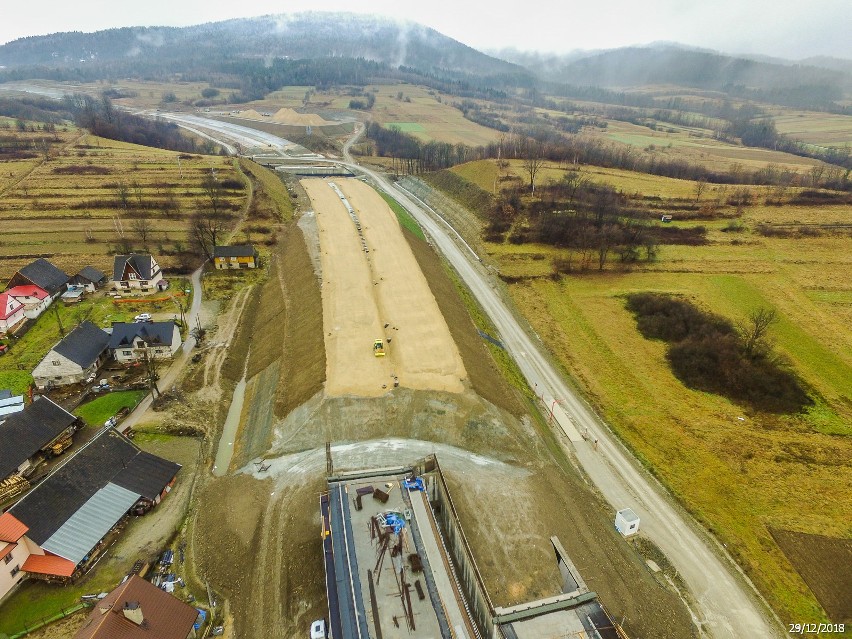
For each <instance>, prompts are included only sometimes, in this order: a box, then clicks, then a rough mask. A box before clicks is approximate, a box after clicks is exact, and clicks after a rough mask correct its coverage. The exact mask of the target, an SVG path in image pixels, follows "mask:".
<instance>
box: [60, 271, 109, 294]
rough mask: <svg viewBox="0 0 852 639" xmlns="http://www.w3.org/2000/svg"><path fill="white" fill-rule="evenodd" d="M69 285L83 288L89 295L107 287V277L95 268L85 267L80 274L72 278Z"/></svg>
mask: <svg viewBox="0 0 852 639" xmlns="http://www.w3.org/2000/svg"><path fill="white" fill-rule="evenodd" d="M68 283H69V284H73V285H75V286H82V287H84V288H85V290H86V291H88V292H89V293H94V292H95V291H96V290H97V289H99V288H101V287H103V286H104V285H106V283H107V276H106V274H105V273H102V272H101V271H99V270H98V269H96V268H95V267H94V266H84V267H83V268H82V269H81V270H80V272H79V273H77V274H76V275H74V276H73V277H71V279H70V280H69V281H68Z"/></svg>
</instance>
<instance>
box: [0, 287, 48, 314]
mask: <svg viewBox="0 0 852 639" xmlns="http://www.w3.org/2000/svg"><path fill="white" fill-rule="evenodd" d="M5 294H6V295H8V296H9V297H12V298H14V299H15V300H17V301H18V302H19V303H21V304H23V306H24V315H25V316H26V317H27V318H28V319H35V318H37V317H38V316H39V315H41V314H42V313H44V312H45V311H46V310H47V307H48V306H50V304H51V302H53V298H52V297H51V296H50V294H49V293H48V292H47V291H45V290H44V289H43V288H41V287H39V286H36V285H35V284H20V285H18V286H13V287H12V288H9V289H6V293H5Z"/></svg>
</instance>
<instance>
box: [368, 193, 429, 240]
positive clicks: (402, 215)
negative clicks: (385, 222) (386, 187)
mask: <svg viewBox="0 0 852 639" xmlns="http://www.w3.org/2000/svg"><path fill="white" fill-rule="evenodd" d="M379 195H381V196H382V198H383V199H384V201H385V202H387V203H388V206H389V207H391V210H392V211H393V212H394V213H395V214H396V219H398V220H399V225H400V226H401V227H402V228H404V229H408V230H409V231H411V234H412V235H414V237H416V238H418V239H420V240H425V239H426V236H425V235H424V234H423V229H421V228H420V225H419V224H418V223H417V222H416V221H415V219H414V218H413V217H411V214H410V213H409V212H408V211H406V210H405V209H404V208H402V205H401V204H400V203H399V202H397V201H396V200H395V199H393V198H392V197H391V196H390V195H388V194H387V193H385V192H384V191H379Z"/></svg>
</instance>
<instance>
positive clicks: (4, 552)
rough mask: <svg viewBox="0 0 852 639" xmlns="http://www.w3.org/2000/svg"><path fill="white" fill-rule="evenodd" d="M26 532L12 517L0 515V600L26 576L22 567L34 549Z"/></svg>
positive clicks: (20, 523)
mask: <svg viewBox="0 0 852 639" xmlns="http://www.w3.org/2000/svg"><path fill="white" fill-rule="evenodd" d="M28 531H29V528H28V527H27V526H26V525H25V524H24V523H23V522H21V521H20V520H19V519H16V518H15V516H14V515H11V514H10V513H3V514H2V515H0V600H2V599H3V597H5V596H6V595H7V594H8V593H9V591H11V590H12V589H13V588H14V587H15V586H17V585H18V584H19V583H20V582H21V581H22V580H23V578H24V577H25V576H26V573H25V572H24V571H23V570H22V566H23V565H24V562H26V560H27V558H29V556H30V554H31V553H32V551H33V550H34V549H35V544H33V543H32V541H30V540H29V539H27V537H26V534H27V532H28Z"/></svg>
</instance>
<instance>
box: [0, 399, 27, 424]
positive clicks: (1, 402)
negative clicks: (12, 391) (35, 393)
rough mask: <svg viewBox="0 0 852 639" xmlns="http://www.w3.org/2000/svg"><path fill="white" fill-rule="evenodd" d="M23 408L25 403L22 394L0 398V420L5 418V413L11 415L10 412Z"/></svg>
mask: <svg viewBox="0 0 852 639" xmlns="http://www.w3.org/2000/svg"><path fill="white" fill-rule="evenodd" d="M24 408H25V405H24V396H23V395H18V396H16V397H8V398H4V399H0V422H2V421H3V420H4V419H5V417H6V415H11V414H12V413H20V412H21V411H22V410H24Z"/></svg>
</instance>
